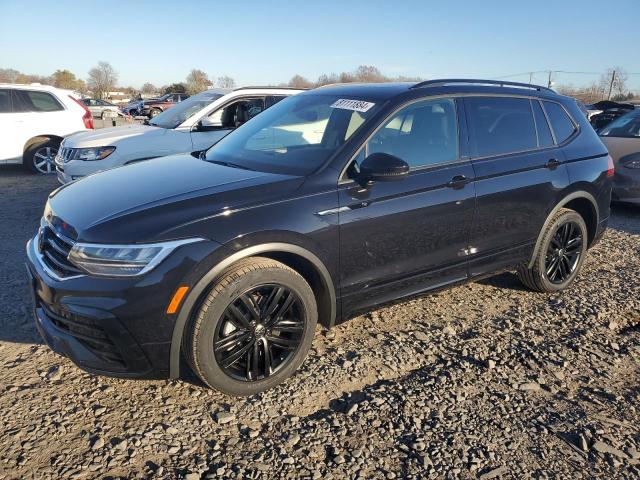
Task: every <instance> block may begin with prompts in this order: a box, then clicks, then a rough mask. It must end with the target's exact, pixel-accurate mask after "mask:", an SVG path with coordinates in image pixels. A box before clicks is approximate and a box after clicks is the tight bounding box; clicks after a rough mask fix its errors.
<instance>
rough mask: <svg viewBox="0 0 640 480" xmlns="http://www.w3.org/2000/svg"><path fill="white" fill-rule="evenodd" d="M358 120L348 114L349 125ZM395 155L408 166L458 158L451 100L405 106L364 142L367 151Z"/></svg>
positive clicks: (453, 109)
mask: <svg viewBox="0 0 640 480" xmlns="http://www.w3.org/2000/svg"><path fill="white" fill-rule="evenodd" d="M359 121H360V120H358V119H356V118H354V117H352V118H351V122H350V125H349V126H350V128H353V127H354V128H357V127H358V126H359V123H358V122H359ZM376 152H383V153H389V154H391V155H395V156H396V157H398V158H401V159H402V160H404V161H405V162H407V163H408V164H409V166H410V167H411V168H416V167H423V166H427V165H435V164H438V163H445V162H451V161H454V160H457V159H458V124H457V117H456V106H455V102H454V100H452V99H450V98H443V99H439V100H426V101H422V102H418V103H414V104H412V105H409V106H408V107H405V108H403V109H402V110H400V111H399V112H398V113H396V114H395V115H394V116H393V117H392V118H391V119H390V120H389V121H387V122H386V123H385V124H384V126H383V127H382V128H381V129H380V130H378V132H377V133H376V134H375V135H374V136H373V137H372V138H371V140H369V143H367V153H368V155H371V154H372V153H376Z"/></svg>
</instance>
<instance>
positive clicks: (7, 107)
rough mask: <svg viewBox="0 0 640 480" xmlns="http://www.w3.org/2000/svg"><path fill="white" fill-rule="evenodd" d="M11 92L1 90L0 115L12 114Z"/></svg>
mask: <svg viewBox="0 0 640 480" xmlns="http://www.w3.org/2000/svg"><path fill="white" fill-rule="evenodd" d="M10 93H11V90H0V113H9V112H11V98H10V97H9V94H10Z"/></svg>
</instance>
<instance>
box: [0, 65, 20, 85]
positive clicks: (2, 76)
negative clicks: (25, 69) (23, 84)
mask: <svg viewBox="0 0 640 480" xmlns="http://www.w3.org/2000/svg"><path fill="white" fill-rule="evenodd" d="M18 75H20V72H19V71H17V70H14V69H13V68H0V82H1V83H16V78H18Z"/></svg>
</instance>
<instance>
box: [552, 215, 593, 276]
mask: <svg viewBox="0 0 640 480" xmlns="http://www.w3.org/2000/svg"><path fill="white" fill-rule="evenodd" d="M583 241H584V239H583V237H582V230H581V228H580V226H579V225H578V224H577V223H576V222H572V221H570V222H566V223H563V224H561V225H560V226H559V227H558V229H557V230H556V231H555V233H554V235H553V237H551V241H550V242H549V247H548V248H547V256H546V260H545V274H546V276H547V278H548V279H549V281H550V282H551V283H554V284H561V283H564V282H565V281H566V280H567V279H568V278H569V277H571V275H572V274H573V272H574V271H575V269H576V267H577V265H578V262H579V260H580V255H581V254H582V242H583Z"/></svg>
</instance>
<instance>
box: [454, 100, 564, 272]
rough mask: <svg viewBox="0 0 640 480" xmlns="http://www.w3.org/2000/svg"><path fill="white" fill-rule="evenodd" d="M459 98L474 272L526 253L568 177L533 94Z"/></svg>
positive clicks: (511, 262) (505, 263)
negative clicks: (472, 200) (465, 132)
mask: <svg viewBox="0 0 640 480" xmlns="http://www.w3.org/2000/svg"><path fill="white" fill-rule="evenodd" d="M464 102H465V110H466V112H467V121H468V125H469V143H470V151H471V155H472V158H473V159H472V163H473V167H474V170H475V175H476V195H477V201H476V204H477V206H476V215H475V217H474V221H473V227H472V231H471V241H470V252H471V254H472V255H471V256H470V274H471V275H472V276H475V275H481V274H483V273H487V272H491V271H494V270H496V269H498V268H501V267H506V266H511V265H514V264H515V263H518V262H519V261H522V260H523V259H525V258H528V256H529V254H530V253H531V248H532V246H533V245H534V243H535V241H536V239H537V237H538V235H539V233H540V228H541V226H542V224H543V223H544V221H545V219H546V217H547V214H548V213H549V211H550V210H551V209H552V208H553V206H554V205H555V201H556V198H557V194H558V193H559V192H560V191H561V190H562V189H564V188H565V187H566V186H567V185H568V183H569V177H568V174H567V170H566V166H565V164H564V159H565V157H564V154H563V152H562V151H561V149H559V148H557V147H556V146H555V145H554V142H553V138H552V135H551V132H550V129H549V125H548V123H547V120H546V117H545V115H544V112H543V111H542V108H541V106H540V103H539V101H538V100H536V99H530V98H525V97H510V96H495V97H489V96H487V97H484V96H477V97H475V96H474V97H467V98H465V99H464Z"/></svg>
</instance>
